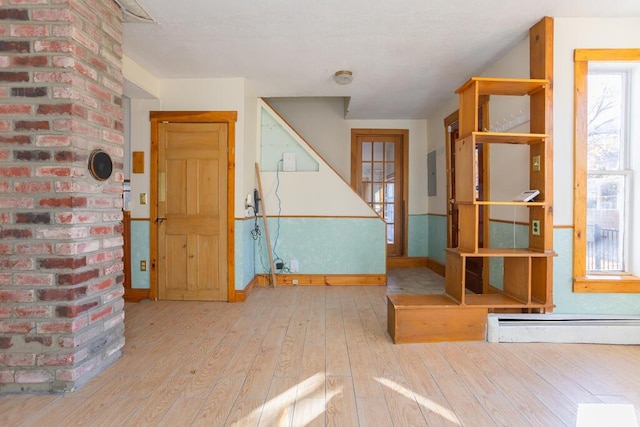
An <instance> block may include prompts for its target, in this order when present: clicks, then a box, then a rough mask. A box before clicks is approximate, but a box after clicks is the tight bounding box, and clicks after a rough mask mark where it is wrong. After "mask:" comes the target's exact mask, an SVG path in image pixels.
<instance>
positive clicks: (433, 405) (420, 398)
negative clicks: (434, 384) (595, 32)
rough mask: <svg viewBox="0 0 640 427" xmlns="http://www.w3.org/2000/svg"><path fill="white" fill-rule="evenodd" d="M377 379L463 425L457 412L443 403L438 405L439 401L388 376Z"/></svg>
mask: <svg viewBox="0 0 640 427" xmlns="http://www.w3.org/2000/svg"><path fill="white" fill-rule="evenodd" d="M376 381H378V382H379V383H380V384H382V385H383V386H385V387H388V388H389V389H391V390H393V391H394V392H396V393H398V394H400V395H402V396H404V397H406V398H407V399H414V398H415V400H416V402H418V405H420V406H422V407H423V408H426V409H428V410H429V411H431V412H433V413H434V414H436V415H438V416H440V417H442V418H444V419H445V420H447V421H449V422H451V423H453V424H454V425H457V426H461V425H462V424H461V423H460V420H459V419H458V417H457V416H456V414H454V413H453V412H452V411H450V410H449V409H447V408H444V407H442V406H441V405H438V404H437V403H435V402H433V401H431V400H429V399H428V398H426V397H424V396H421V395H419V394H418V393H414V392H412V391H411V390H409V389H407V388H406V387H403V386H401V385H400V384H398V383H397V382H395V381H391V380H389V379H387V378H376Z"/></svg>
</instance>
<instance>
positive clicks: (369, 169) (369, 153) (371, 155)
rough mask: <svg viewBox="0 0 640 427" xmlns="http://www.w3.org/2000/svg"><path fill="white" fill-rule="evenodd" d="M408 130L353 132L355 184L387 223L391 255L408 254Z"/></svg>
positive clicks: (353, 182)
mask: <svg viewBox="0 0 640 427" xmlns="http://www.w3.org/2000/svg"><path fill="white" fill-rule="evenodd" d="M406 139H407V136H406V131H394V130H373V129H371V130H364V129H354V130H353V131H352V146H351V149H352V151H351V153H352V165H351V185H352V186H353V188H354V189H355V191H356V192H357V193H358V194H359V195H360V196H361V197H362V199H363V200H365V201H366V202H367V203H368V204H369V206H371V208H372V209H373V210H374V211H376V213H377V214H378V215H380V217H381V218H382V219H383V220H384V222H385V224H386V241H387V256H390V257H397V256H402V255H403V254H404V248H405V233H404V230H405V222H406V221H405V216H406V212H405V201H406V193H405V188H406V186H405V179H406V175H405V174H406V172H405V171H406V165H405V161H406V160H405V158H406V152H405V150H406V144H407V143H406Z"/></svg>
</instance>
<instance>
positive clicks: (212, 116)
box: [149, 111, 238, 302]
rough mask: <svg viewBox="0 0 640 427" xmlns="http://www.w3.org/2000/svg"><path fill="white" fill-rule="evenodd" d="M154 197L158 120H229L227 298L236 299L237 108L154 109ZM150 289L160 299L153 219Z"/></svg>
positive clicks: (154, 194) (155, 212) (153, 189)
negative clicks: (204, 109) (197, 109)
mask: <svg viewBox="0 0 640 427" xmlns="http://www.w3.org/2000/svg"><path fill="white" fill-rule="evenodd" d="M149 118H150V121H151V168H150V169H151V170H150V181H151V200H157V195H158V180H157V176H158V124H159V123H160V122H174V123H175V122H179V123H226V124H227V248H226V250H227V301H228V302H233V301H235V239H234V236H235V157H236V155H235V141H236V140H235V124H236V121H237V120H238V113H237V112H236V111H151V112H149ZM157 216H158V206H157V204H156V203H151V204H150V217H151V218H156V217H157ZM150 226H151V227H150V233H149V240H150V242H149V246H150V258H151V269H150V272H149V273H150V289H149V298H150V299H153V300H156V299H158V272H157V266H158V245H157V242H158V226H157V224H156V223H155V221H154V220H150Z"/></svg>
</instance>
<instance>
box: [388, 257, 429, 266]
mask: <svg viewBox="0 0 640 427" xmlns="http://www.w3.org/2000/svg"><path fill="white" fill-rule="evenodd" d="M426 266H427V257H388V258H387V268H419V267H426Z"/></svg>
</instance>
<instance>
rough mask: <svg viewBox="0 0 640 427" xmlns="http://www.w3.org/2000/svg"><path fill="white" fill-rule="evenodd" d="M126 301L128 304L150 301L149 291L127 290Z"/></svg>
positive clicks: (125, 293) (125, 292) (125, 291)
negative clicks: (144, 300)
mask: <svg viewBox="0 0 640 427" xmlns="http://www.w3.org/2000/svg"><path fill="white" fill-rule="evenodd" d="M123 298H124V300H125V301H126V302H140V301H142V300H143V299H149V289H125V290H124V296H123Z"/></svg>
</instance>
